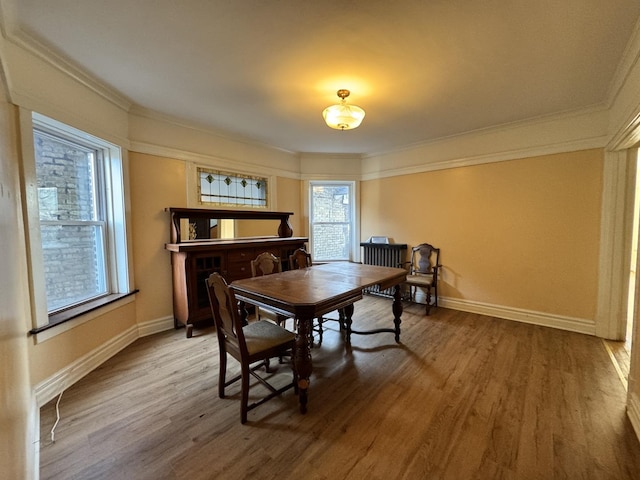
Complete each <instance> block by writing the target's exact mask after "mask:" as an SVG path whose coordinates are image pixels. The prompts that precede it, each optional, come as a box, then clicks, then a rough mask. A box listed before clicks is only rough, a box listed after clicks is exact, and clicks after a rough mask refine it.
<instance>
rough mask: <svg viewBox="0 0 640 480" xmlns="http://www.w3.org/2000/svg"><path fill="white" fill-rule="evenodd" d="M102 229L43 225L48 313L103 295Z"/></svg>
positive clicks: (86, 226)
mask: <svg viewBox="0 0 640 480" xmlns="http://www.w3.org/2000/svg"><path fill="white" fill-rule="evenodd" d="M102 230H103V228H102V226H100V225H42V226H41V228H40V231H41V235H42V247H43V248H42V251H43V255H44V267H45V280H46V289H47V305H48V310H49V311H50V312H51V311H55V310H59V309H61V308H63V307H66V306H69V305H73V304H76V303H80V302H82V301H85V300H87V299H90V298H94V297H97V296H100V295H102V294H104V293H106V291H107V289H106V278H105V271H104V258H103V257H104V250H103V245H102V238H103V231H102Z"/></svg>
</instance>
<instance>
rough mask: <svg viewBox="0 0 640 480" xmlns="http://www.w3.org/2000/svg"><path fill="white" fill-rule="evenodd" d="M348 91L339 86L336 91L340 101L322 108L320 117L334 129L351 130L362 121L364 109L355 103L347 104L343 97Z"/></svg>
mask: <svg viewBox="0 0 640 480" xmlns="http://www.w3.org/2000/svg"><path fill="white" fill-rule="evenodd" d="M350 93H351V92H350V91H349V90H346V89H344V88H341V89H340V90H338V92H337V95H338V97H340V103H339V104H336V105H331V106H330V107H327V108H325V109H324V111H323V112H322V117H323V118H324V121H325V122H326V123H327V126H329V127H331V128H335V129H336V130H352V129H354V128H356V127H358V126H359V125H360V123H362V119H363V118H364V110H363V109H361V108H360V107H358V106H356V105H347V102H346V100H345V98H347V97H348V96H349V94H350Z"/></svg>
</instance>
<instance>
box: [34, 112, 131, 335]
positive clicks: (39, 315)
mask: <svg viewBox="0 0 640 480" xmlns="http://www.w3.org/2000/svg"><path fill="white" fill-rule="evenodd" d="M23 125H25V124H24V123H23ZM25 126H26V125H25ZM31 127H32V132H33V135H32V141H33V144H32V147H33V150H32V151H33V155H29V154H28V152H29V151H30V150H29V149H25V155H24V159H23V161H24V171H25V182H26V184H25V188H26V191H27V196H28V198H32V199H33V201H31V202H28V203H27V217H28V220H27V221H28V228H29V230H30V231H31V232H33V233H34V235H31V236H30V264H31V267H32V268H31V271H30V282H31V288H32V293H33V297H34V298H36V300H35V302H36V303H37V304H36V305H34V310H35V314H34V317H35V321H34V331H39V330H41V329H43V328H48V327H49V326H51V325H53V324H56V323H58V322H59V319H60V318H61V317H62V318H64V319H65V320H66V319H69V312H74V316H76V315H79V314H82V313H83V312H84V311H88V310H90V309H92V308H95V305H96V303H95V302H96V301H103V302H108V301H109V299H110V298H112V297H113V298H114V299H115V297H119V298H121V297H122V296H123V295H125V294H129V293H130V288H129V266H128V259H127V242H126V229H125V225H126V222H125V199H124V168H123V161H122V155H121V150H120V147H118V146H117V145H115V144H112V143H110V142H108V141H106V140H103V139H100V138H97V137H94V136H93V135H90V134H88V133H85V132H82V131H80V130H78V129H75V128H73V127H70V126H68V125H65V124H62V123H60V122H58V121H56V120H53V119H50V118H48V117H45V116H43V115H40V114H37V113H33V114H32V115H31ZM23 145H24V144H23ZM43 297H44V298H43ZM45 299H46V300H45ZM84 305H86V306H87V307H86V308H83V306H84ZM45 312H46V314H45Z"/></svg>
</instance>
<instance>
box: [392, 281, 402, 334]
mask: <svg viewBox="0 0 640 480" xmlns="http://www.w3.org/2000/svg"><path fill="white" fill-rule="evenodd" d="M401 297H402V295H401V294H400V285H396V286H395V292H393V307H392V310H393V324H394V325H395V327H396V328H395V331H396V343H400V322H401V321H402V320H400V317H401V316H402V300H401Z"/></svg>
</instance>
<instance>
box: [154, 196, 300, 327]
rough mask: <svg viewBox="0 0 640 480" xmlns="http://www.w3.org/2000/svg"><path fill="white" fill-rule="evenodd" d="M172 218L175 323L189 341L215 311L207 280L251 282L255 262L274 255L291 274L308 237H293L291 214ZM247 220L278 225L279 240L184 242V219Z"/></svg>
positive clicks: (199, 213)
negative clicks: (213, 276) (295, 254)
mask: <svg viewBox="0 0 640 480" xmlns="http://www.w3.org/2000/svg"><path fill="white" fill-rule="evenodd" d="M166 210H167V211H168V212H170V213H171V243H167V244H165V248H166V249H167V250H168V251H170V252H171V266H172V270H173V317H174V324H175V326H176V328H178V327H180V326H183V325H184V326H185V327H186V330H187V337H191V335H192V333H193V326H194V324H211V323H212V322H213V318H212V316H211V308H210V306H209V298H208V297H207V290H206V288H205V282H204V281H205V279H206V278H207V277H208V276H209V275H210V274H211V273H213V272H218V273H220V274H221V275H222V276H223V277H224V278H225V280H226V281H227V283H231V282H233V281H234V280H239V279H241V278H248V277H250V276H251V260H253V259H254V258H256V257H257V256H258V254H260V253H262V252H271V253H273V254H274V255H276V256H277V257H280V258H281V259H282V268H283V270H287V269H288V268H289V255H290V254H291V253H293V252H294V251H295V250H296V249H298V248H301V247H304V246H305V243H306V242H307V241H308V238H306V237H293V236H292V234H293V231H292V229H291V226H290V225H289V216H290V215H292V213H290V212H265V211H256V212H247V211H234V210H209V209H193V208H168V209H166ZM185 218H187V219H189V221H190V222H191V221H193V220H196V219H205V218H217V219H221V218H222V219H245V220H280V225H279V227H278V236H273V237H249V238H234V239H210V240H209V239H208V240H202V241H182V242H181V241H180V224H181V220H182V219H185Z"/></svg>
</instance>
